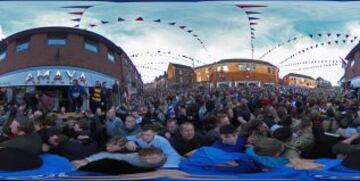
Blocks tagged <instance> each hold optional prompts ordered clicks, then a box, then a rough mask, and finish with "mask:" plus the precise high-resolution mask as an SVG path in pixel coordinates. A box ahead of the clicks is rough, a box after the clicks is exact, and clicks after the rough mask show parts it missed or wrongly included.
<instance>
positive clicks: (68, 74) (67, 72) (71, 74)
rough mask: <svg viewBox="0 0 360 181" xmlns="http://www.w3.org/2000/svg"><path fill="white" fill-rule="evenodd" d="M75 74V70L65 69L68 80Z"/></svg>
mask: <svg viewBox="0 0 360 181" xmlns="http://www.w3.org/2000/svg"><path fill="white" fill-rule="evenodd" d="M75 74H76V72H75V71H72V72H70V70H67V71H66V75H67V76H68V77H69V79H70V81H71V80H73V78H74V76H75Z"/></svg>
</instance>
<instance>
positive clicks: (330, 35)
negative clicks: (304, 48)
mask: <svg viewBox="0 0 360 181" xmlns="http://www.w3.org/2000/svg"><path fill="white" fill-rule="evenodd" d="M308 37H309V38H311V39H315V38H337V39H340V38H345V39H350V38H351V37H353V38H352V41H355V40H356V39H358V36H354V35H351V34H345V33H312V34H309V35H308V36H295V37H292V38H290V39H288V40H286V41H283V42H280V43H277V44H276V45H275V46H273V47H272V48H270V49H268V50H267V51H266V52H265V53H263V54H262V55H261V56H260V57H259V59H260V60H261V59H263V58H264V57H265V56H267V55H269V54H270V53H272V52H274V51H275V50H276V49H277V48H280V47H282V46H283V45H287V44H291V43H295V42H297V41H299V40H302V39H305V38H308Z"/></svg>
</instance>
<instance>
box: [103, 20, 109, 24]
mask: <svg viewBox="0 0 360 181" xmlns="http://www.w3.org/2000/svg"><path fill="white" fill-rule="evenodd" d="M101 23H102V24H107V23H109V21H104V20H102V21H101Z"/></svg>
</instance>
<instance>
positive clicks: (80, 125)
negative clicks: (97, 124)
mask: <svg viewBox="0 0 360 181" xmlns="http://www.w3.org/2000/svg"><path fill="white" fill-rule="evenodd" d="M88 128H89V120H88V119H86V118H85V119H80V120H79V121H76V122H75V124H74V131H75V132H81V131H84V130H87V129H88Z"/></svg>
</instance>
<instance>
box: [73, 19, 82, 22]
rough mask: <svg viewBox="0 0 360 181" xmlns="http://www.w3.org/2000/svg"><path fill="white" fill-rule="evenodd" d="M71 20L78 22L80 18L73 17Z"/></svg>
mask: <svg viewBox="0 0 360 181" xmlns="http://www.w3.org/2000/svg"><path fill="white" fill-rule="evenodd" d="M71 21H78V22H80V21H81V19H80V18H74V19H71Z"/></svg>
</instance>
